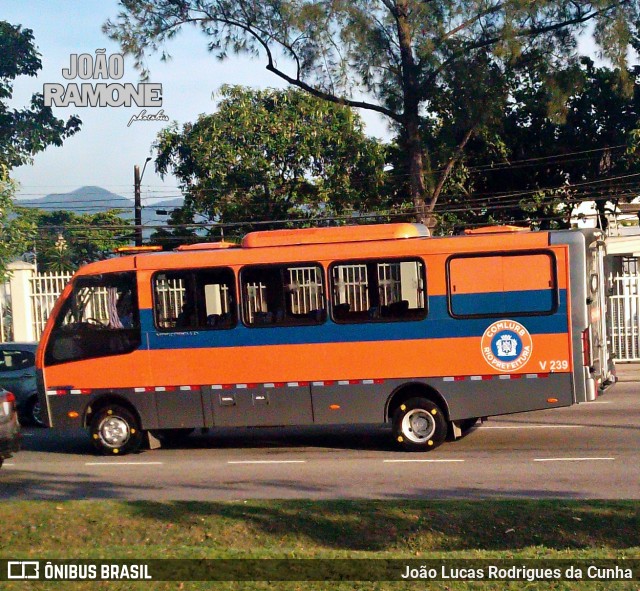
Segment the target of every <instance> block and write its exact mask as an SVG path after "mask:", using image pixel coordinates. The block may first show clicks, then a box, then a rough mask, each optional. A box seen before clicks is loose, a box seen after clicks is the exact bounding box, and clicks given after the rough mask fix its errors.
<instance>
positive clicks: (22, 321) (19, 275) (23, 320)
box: [8, 261, 36, 341]
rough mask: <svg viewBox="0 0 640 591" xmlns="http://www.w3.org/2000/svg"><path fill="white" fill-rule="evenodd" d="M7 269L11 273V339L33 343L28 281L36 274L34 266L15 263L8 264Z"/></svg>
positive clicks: (33, 335) (31, 307)
mask: <svg viewBox="0 0 640 591" xmlns="http://www.w3.org/2000/svg"><path fill="white" fill-rule="evenodd" d="M8 269H9V272H10V273H11V275H10V279H9V284H10V286H11V317H12V320H13V338H14V339H15V340H16V341H35V340H36V336H35V333H34V330H33V306H32V305H31V285H30V279H32V278H33V277H34V275H35V274H36V266H35V265H33V264H31V263H25V262H23V261H16V262H14V263H10V264H9V265H8Z"/></svg>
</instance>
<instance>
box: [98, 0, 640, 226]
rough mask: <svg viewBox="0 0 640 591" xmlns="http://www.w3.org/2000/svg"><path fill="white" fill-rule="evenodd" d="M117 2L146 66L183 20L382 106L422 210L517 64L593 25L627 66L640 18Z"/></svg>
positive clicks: (620, 5)
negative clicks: (152, 53) (153, 53)
mask: <svg viewBox="0 0 640 591" xmlns="http://www.w3.org/2000/svg"><path fill="white" fill-rule="evenodd" d="M120 3H121V6H122V7H123V11H122V12H121V13H120V15H119V17H118V19H117V21H115V22H112V21H109V22H107V23H106V24H105V30H106V32H107V33H108V34H109V35H110V36H111V38H112V39H115V40H117V41H119V42H120V44H121V46H122V48H123V50H124V51H125V52H127V53H130V54H132V55H134V57H135V59H136V61H137V64H138V66H139V67H140V68H142V69H143V70H144V69H145V63H144V60H145V55H146V54H147V53H149V52H152V51H157V50H160V49H161V48H162V47H163V46H164V44H165V42H167V41H168V40H170V39H172V38H173V37H174V36H175V35H176V34H177V32H178V31H179V29H180V27H181V26H183V25H186V24H190V25H194V26H196V27H198V28H199V29H200V30H201V31H202V32H203V33H204V34H205V36H206V37H207V40H208V42H209V48H210V49H211V51H213V52H215V53H216V54H217V56H218V57H219V58H221V59H224V58H226V57H227V56H228V55H229V54H230V53H248V54H251V55H260V56H261V57H262V58H263V59H264V60H265V64H266V68H267V69H268V70H269V71H271V72H273V73H274V74H276V75H277V76H279V77H280V78H281V79H283V80H285V81H287V82H288V83H290V84H293V85H295V86H297V87H298V88H301V89H302V90H304V91H306V92H309V93H311V94H313V95H315V96H317V97H319V98H322V99H324V100H327V101H331V102H336V103H341V104H345V105H349V106H352V107H362V108H366V109H370V110H373V111H376V112H378V113H381V114H383V115H385V116H387V117H388V118H389V119H390V121H391V122H392V124H393V125H394V126H395V127H396V129H397V131H398V149H399V151H398V158H397V160H396V162H397V165H398V166H397V169H396V176H397V179H398V194H400V193H402V192H405V193H406V194H407V195H408V198H409V200H410V201H411V202H412V203H413V204H414V205H415V207H416V209H417V210H418V213H419V217H421V218H423V219H425V218H428V217H429V215H430V212H431V211H433V209H434V207H435V205H436V202H437V200H438V197H439V195H440V194H441V192H442V191H443V189H444V188H445V184H446V183H447V182H449V180H450V179H449V177H450V175H451V174H452V173H453V171H454V168H455V165H456V164H458V163H459V162H460V161H461V158H462V156H463V155H464V151H465V149H466V146H467V145H468V143H469V141H470V140H471V139H472V138H474V137H475V138H478V137H480V138H481V137H483V136H488V135H491V134H492V133H494V131H495V129H496V126H499V123H500V121H499V117H500V115H501V114H502V113H503V112H504V111H505V109H506V108H507V106H508V104H509V101H510V98H511V97H510V90H511V89H512V85H511V84H510V82H511V80H512V79H513V77H514V76H515V75H516V73H517V72H519V71H520V72H522V71H527V70H529V69H532V68H533V69H535V68H539V67H541V66H544V67H546V68H547V69H548V71H549V73H550V74H553V73H554V72H557V71H563V70H565V69H566V68H567V67H568V66H569V65H571V64H572V63H574V62H575V49H576V46H577V38H578V35H580V34H582V33H584V32H585V30H586V28H587V27H588V26H592V27H593V31H594V38H595V40H596V42H597V43H598V44H599V46H600V48H601V50H602V52H603V54H604V55H605V56H606V57H607V58H609V59H610V60H611V61H612V62H613V64H615V65H616V66H617V67H618V68H619V69H620V71H621V72H624V71H625V69H624V66H625V65H626V56H627V50H628V47H629V44H630V43H631V44H638V31H637V23H638V22H639V21H640V7H639V5H638V3H637V2H632V1H630V0H623V1H619V0H587V1H584V2H576V1H574V0H537V1H535V2H531V1H529V0H489V1H487V0H434V1H430V2H424V1H422V0H264V1H262V2H244V1H240V0H236V1H234V0H121V2H120ZM282 56H284V59H283V57H282ZM622 83H623V84H626V83H627V82H625V80H624V79H623V80H622ZM363 96H364V97H366V98H364V99H363V98H361V97H363ZM557 98H558V97H557V96H556V97H549V99H555V100H556V102H557Z"/></svg>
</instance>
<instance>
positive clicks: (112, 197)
mask: <svg viewBox="0 0 640 591" xmlns="http://www.w3.org/2000/svg"><path fill="white" fill-rule="evenodd" d="M147 201H148V200H147V199H145V198H144V196H143V198H142V225H143V226H148V225H158V224H163V223H165V221H166V220H167V219H168V216H167V215H162V214H160V215H159V214H156V210H157V209H159V210H164V211H167V212H170V211H171V210H172V209H173V208H174V207H181V206H182V204H183V202H184V199H183V198H182V197H178V198H173V199H162V200H158V201H156V202H155V203H153V204H148V203H147ZM16 205H19V206H21V207H33V208H38V209H44V210H45V211H57V210H66V211H73V212H74V213H77V214H85V213H99V212H101V211H106V210H108V209H122V210H123V211H122V214H121V215H122V217H123V218H125V219H129V220H133V217H134V203H133V199H129V198H127V197H123V196H122V195H118V194H116V193H112V192H111V191H108V190H107V189H103V188H102V187H92V186H88V187H80V188H79V189H76V190H75V191H71V192H70V193H51V194H49V195H47V196H45V197H41V198H40V199H19V200H18V201H17V202H16Z"/></svg>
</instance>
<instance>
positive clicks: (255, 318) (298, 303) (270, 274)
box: [240, 264, 326, 326]
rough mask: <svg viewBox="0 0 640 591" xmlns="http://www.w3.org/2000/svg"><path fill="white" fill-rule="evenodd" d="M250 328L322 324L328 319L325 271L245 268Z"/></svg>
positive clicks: (314, 268)
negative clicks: (324, 281)
mask: <svg viewBox="0 0 640 591" xmlns="http://www.w3.org/2000/svg"><path fill="white" fill-rule="evenodd" d="M240 277H241V283H242V296H243V313H244V321H245V323H246V324H247V326H296V325H304V324H321V323H322V322H324V319H325V315H326V314H325V304H324V283H323V273H322V267H319V266H318V265H313V264H308V265H300V266H288V265H282V266H272V267H271V266H270V267H262V266H261V267H245V268H244V269H242V272H241V275H240Z"/></svg>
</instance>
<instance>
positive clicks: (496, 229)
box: [464, 226, 531, 235]
mask: <svg viewBox="0 0 640 591" xmlns="http://www.w3.org/2000/svg"><path fill="white" fill-rule="evenodd" d="M515 232H531V230H530V229H529V228H523V227H522V226H484V227H483V228H473V229H467V230H465V231H464V233H465V234H467V235H473V234H513V233H515Z"/></svg>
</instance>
